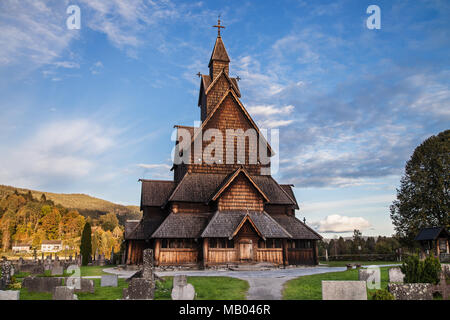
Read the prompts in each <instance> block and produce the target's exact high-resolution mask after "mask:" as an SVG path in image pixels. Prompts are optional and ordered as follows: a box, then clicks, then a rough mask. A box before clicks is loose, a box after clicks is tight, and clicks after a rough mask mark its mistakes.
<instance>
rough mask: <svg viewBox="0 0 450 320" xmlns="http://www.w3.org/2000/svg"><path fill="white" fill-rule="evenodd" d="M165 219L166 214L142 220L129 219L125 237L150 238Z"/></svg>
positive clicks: (131, 238) (127, 238) (134, 238)
mask: <svg viewBox="0 0 450 320" xmlns="http://www.w3.org/2000/svg"><path fill="white" fill-rule="evenodd" d="M164 219H165V217H164V216H150V217H146V218H145V219H141V220H127V221H126V222H125V234H124V238H125V239H126V240H145V239H148V238H149V237H150V236H151V235H152V233H153V232H155V230H156V229H157V228H158V227H159V226H160V225H161V223H162V222H163V221H164Z"/></svg>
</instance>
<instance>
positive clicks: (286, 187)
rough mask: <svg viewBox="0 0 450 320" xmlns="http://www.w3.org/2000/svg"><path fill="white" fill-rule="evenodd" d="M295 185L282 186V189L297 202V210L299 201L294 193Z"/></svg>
mask: <svg viewBox="0 0 450 320" xmlns="http://www.w3.org/2000/svg"><path fill="white" fill-rule="evenodd" d="M293 186H294V185H293V184H280V187H281V188H283V190H284V191H285V192H286V193H287V195H288V196H290V198H291V199H292V200H293V201H294V202H295V209H299V206H298V203H297V199H296V198H295V194H294V191H293V190H292V187H293Z"/></svg>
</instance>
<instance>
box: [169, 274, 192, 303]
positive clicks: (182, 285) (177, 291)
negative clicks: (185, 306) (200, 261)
mask: <svg viewBox="0 0 450 320" xmlns="http://www.w3.org/2000/svg"><path fill="white" fill-rule="evenodd" d="M171 297H172V300H194V298H195V289H194V287H193V286H192V284H190V283H187V277H186V275H178V276H175V277H173V289H172V294H171Z"/></svg>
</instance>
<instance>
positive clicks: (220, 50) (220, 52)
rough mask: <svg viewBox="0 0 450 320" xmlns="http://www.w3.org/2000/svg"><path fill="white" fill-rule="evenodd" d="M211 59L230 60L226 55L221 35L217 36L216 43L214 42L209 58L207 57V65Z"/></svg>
mask: <svg viewBox="0 0 450 320" xmlns="http://www.w3.org/2000/svg"><path fill="white" fill-rule="evenodd" d="M213 60H218V61H224V62H230V57H228V53H227V49H225V45H224V44H223V41H222V37H220V36H219V37H217V39H216V43H215V44H214V48H213V51H212V53H211V59H209V64H208V67H209V66H210V65H211V63H212V62H213Z"/></svg>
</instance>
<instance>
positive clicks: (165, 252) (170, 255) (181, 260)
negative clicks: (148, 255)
mask: <svg viewBox="0 0 450 320" xmlns="http://www.w3.org/2000/svg"><path fill="white" fill-rule="evenodd" d="M158 260H159V261H158V262H159V265H178V264H187V263H197V262H199V250H198V249H187V248H178V249H171V248H170V249H169V248H160V249H159V259H158Z"/></svg>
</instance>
